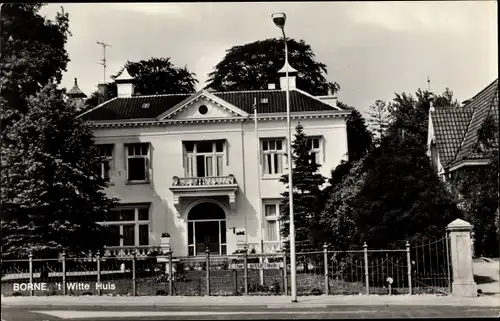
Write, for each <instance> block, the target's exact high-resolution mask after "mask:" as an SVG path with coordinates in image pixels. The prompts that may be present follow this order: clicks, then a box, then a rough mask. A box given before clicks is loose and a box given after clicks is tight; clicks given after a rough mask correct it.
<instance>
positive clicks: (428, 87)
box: [427, 76, 431, 91]
mask: <svg viewBox="0 0 500 321" xmlns="http://www.w3.org/2000/svg"><path fill="white" fill-rule="evenodd" d="M427 89H428V90H429V91H431V79H430V78H429V76H427Z"/></svg>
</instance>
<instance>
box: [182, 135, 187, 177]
mask: <svg viewBox="0 0 500 321" xmlns="http://www.w3.org/2000/svg"><path fill="white" fill-rule="evenodd" d="M181 149H182V167H183V168H184V171H185V170H186V163H187V152H186V148H185V147H184V143H183V142H181Z"/></svg>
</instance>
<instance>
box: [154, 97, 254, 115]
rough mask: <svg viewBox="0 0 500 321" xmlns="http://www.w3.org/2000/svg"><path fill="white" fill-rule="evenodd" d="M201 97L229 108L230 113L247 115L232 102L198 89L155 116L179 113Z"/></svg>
mask: <svg viewBox="0 0 500 321" xmlns="http://www.w3.org/2000/svg"><path fill="white" fill-rule="evenodd" d="M202 97H204V98H206V99H208V100H210V101H212V102H214V103H216V104H217V105H219V106H222V107H223V108H225V109H226V110H229V111H230V112H231V113H232V114H234V115H236V116H240V117H248V113H246V112H245V111H243V110H241V109H239V108H238V107H236V106H234V105H233V104H231V103H229V102H227V101H225V100H223V99H221V98H219V97H217V96H216V95H214V94H212V93H210V92H208V91H206V90H200V91H198V92H197V93H196V94H194V95H191V96H188V97H187V98H186V99H184V100H183V101H181V102H180V103H178V104H177V105H175V106H173V107H172V108H170V109H168V110H167V111H166V112H164V113H162V114H161V115H159V116H158V117H157V118H158V119H159V120H163V119H167V118H170V117H172V116H174V115H175V114H177V113H179V112H180V111H181V110H182V109H184V108H186V107H187V106H188V105H189V104H191V103H192V102H194V101H196V100H198V99H200V98H202Z"/></svg>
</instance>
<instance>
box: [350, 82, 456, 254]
mask: <svg viewBox="0 0 500 321" xmlns="http://www.w3.org/2000/svg"><path fill="white" fill-rule="evenodd" d="M429 94H430V93H429V92H422V91H417V93H416V96H417V98H416V99H415V98H413V97H412V96H411V95H408V94H404V93H403V94H396V97H395V99H394V101H393V103H392V107H393V110H392V114H391V117H392V121H391V124H390V125H389V127H388V128H387V130H386V135H385V136H384V137H383V138H382V140H381V144H380V146H379V147H378V148H375V149H374V150H373V151H372V152H371V153H370V154H369V155H368V156H367V158H366V159H365V161H364V170H365V171H366V173H367V176H366V181H365V184H364V186H363V188H362V190H361V191H360V193H359V194H358V196H357V199H356V207H357V210H356V213H357V217H356V218H355V221H356V223H357V226H358V228H359V234H358V238H357V240H358V242H364V241H365V242H367V243H368V244H369V245H370V246H371V247H386V246H388V247H395V246H403V245H404V242H405V241H406V240H410V242H411V241H412V240H413V241H415V240H417V239H418V240H419V241H423V240H425V239H428V240H432V239H435V238H437V237H440V236H442V235H443V234H444V231H445V228H446V225H447V224H449V223H450V222H451V221H453V220H454V219H455V218H458V217H461V216H462V215H463V213H462V212H461V211H460V210H459V209H458V208H457V206H456V201H455V199H454V197H453V196H452V195H451V194H450V193H449V192H448V191H447V189H446V188H445V186H444V184H443V183H442V182H441V181H440V180H439V178H438V177H437V175H436V174H435V172H434V171H433V169H432V167H431V164H430V160H429V158H428V156H427V154H426V151H427V145H426V141H427V117H428V110H429V107H430V100H429V98H430V95H429Z"/></svg>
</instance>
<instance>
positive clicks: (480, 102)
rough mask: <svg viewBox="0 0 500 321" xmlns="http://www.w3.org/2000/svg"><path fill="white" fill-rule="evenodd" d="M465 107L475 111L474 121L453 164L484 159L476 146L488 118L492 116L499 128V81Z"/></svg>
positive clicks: (471, 122) (472, 120)
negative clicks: (466, 160)
mask: <svg viewBox="0 0 500 321" xmlns="http://www.w3.org/2000/svg"><path fill="white" fill-rule="evenodd" d="M464 107H467V108H471V109H473V110H474V114H473V115H472V119H471V121H470V123H469V126H468V128H467V133H466V134H465V136H464V139H463V142H462V144H461V146H460V149H459V150H458V152H457V156H456V157H455V160H454V162H453V163H457V162H460V161H463V160H465V159H482V158H484V156H483V155H480V154H478V153H477V152H476V151H475V148H474V147H475V146H476V144H477V142H478V132H477V131H478V130H479V128H480V127H481V125H482V124H483V123H484V121H485V120H486V118H487V117H488V116H489V115H490V114H491V115H494V116H495V113H496V117H494V119H495V122H496V125H497V126H498V79H497V80H495V81H494V82H492V83H491V84H490V85H489V86H488V87H486V88H485V89H483V90H482V91H481V92H480V93H479V94H477V95H476V96H474V97H473V98H472V99H471V100H470V101H469V102H468V103H467V105H465V106H464Z"/></svg>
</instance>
